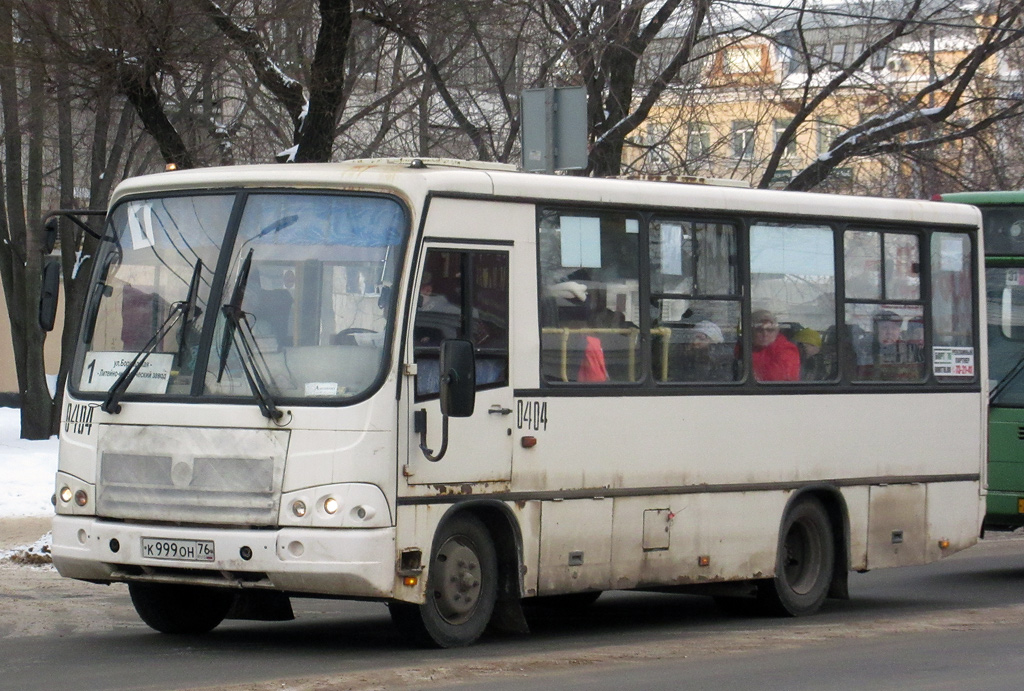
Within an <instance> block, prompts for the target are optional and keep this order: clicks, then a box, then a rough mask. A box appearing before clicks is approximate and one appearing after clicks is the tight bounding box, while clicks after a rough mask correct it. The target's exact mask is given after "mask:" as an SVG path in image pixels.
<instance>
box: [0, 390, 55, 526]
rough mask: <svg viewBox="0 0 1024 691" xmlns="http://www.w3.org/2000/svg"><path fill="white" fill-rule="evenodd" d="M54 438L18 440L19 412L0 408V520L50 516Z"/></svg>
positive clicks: (53, 469) (19, 435)
mask: <svg viewBox="0 0 1024 691" xmlns="http://www.w3.org/2000/svg"><path fill="white" fill-rule="evenodd" d="M56 472H57V437H52V438H50V439H47V440H46V441H26V440H24V439H21V411H20V410H18V409H17V408H0V520H2V519H4V518H6V517H9V516H49V515H52V514H53V504H52V503H51V502H50V497H52V496H53V478H54V475H55V474H56Z"/></svg>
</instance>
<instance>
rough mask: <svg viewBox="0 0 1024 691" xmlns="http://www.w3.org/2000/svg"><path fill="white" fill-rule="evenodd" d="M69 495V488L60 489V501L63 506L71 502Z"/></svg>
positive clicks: (70, 493)
mask: <svg viewBox="0 0 1024 691" xmlns="http://www.w3.org/2000/svg"><path fill="white" fill-rule="evenodd" d="M71 495H72V492H71V488H70V487H67V486H64V487H61V488H60V500H61V501H62V502H64V503H65V504H67V503H68V502H69V501H71Z"/></svg>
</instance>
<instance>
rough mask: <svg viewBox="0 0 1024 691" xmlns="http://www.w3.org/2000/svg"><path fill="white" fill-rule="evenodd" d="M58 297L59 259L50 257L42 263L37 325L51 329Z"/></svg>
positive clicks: (47, 329) (44, 328)
mask: <svg viewBox="0 0 1024 691" xmlns="http://www.w3.org/2000/svg"><path fill="white" fill-rule="evenodd" d="M58 297H60V260H59V259H51V260H49V261H47V262H46V264H44V265H43V281H42V285H41V287H40V290H39V327H40V328H41V329H42V330H43V331H53V323H54V321H55V320H56V318H57V299H58Z"/></svg>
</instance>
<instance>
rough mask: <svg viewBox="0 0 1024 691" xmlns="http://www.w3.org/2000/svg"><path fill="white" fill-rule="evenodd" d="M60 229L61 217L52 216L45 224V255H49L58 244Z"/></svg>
mask: <svg viewBox="0 0 1024 691" xmlns="http://www.w3.org/2000/svg"><path fill="white" fill-rule="evenodd" d="M59 228H60V217H58V216H50V217H49V218H48V219H46V223H44V224H43V254H49V253H50V252H52V251H53V248H54V247H55V246H56V244H57V231H58V229H59Z"/></svg>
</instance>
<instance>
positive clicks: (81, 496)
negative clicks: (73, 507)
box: [75, 489, 89, 506]
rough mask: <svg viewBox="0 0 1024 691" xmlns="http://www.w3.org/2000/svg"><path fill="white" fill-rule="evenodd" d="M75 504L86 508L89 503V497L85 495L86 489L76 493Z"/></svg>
mask: <svg viewBox="0 0 1024 691" xmlns="http://www.w3.org/2000/svg"><path fill="white" fill-rule="evenodd" d="M75 503H76V504H78V505H79V506H85V505H86V504H88V503H89V495H88V494H86V493H85V490H84V489H80V490H78V491H77V492H75Z"/></svg>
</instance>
